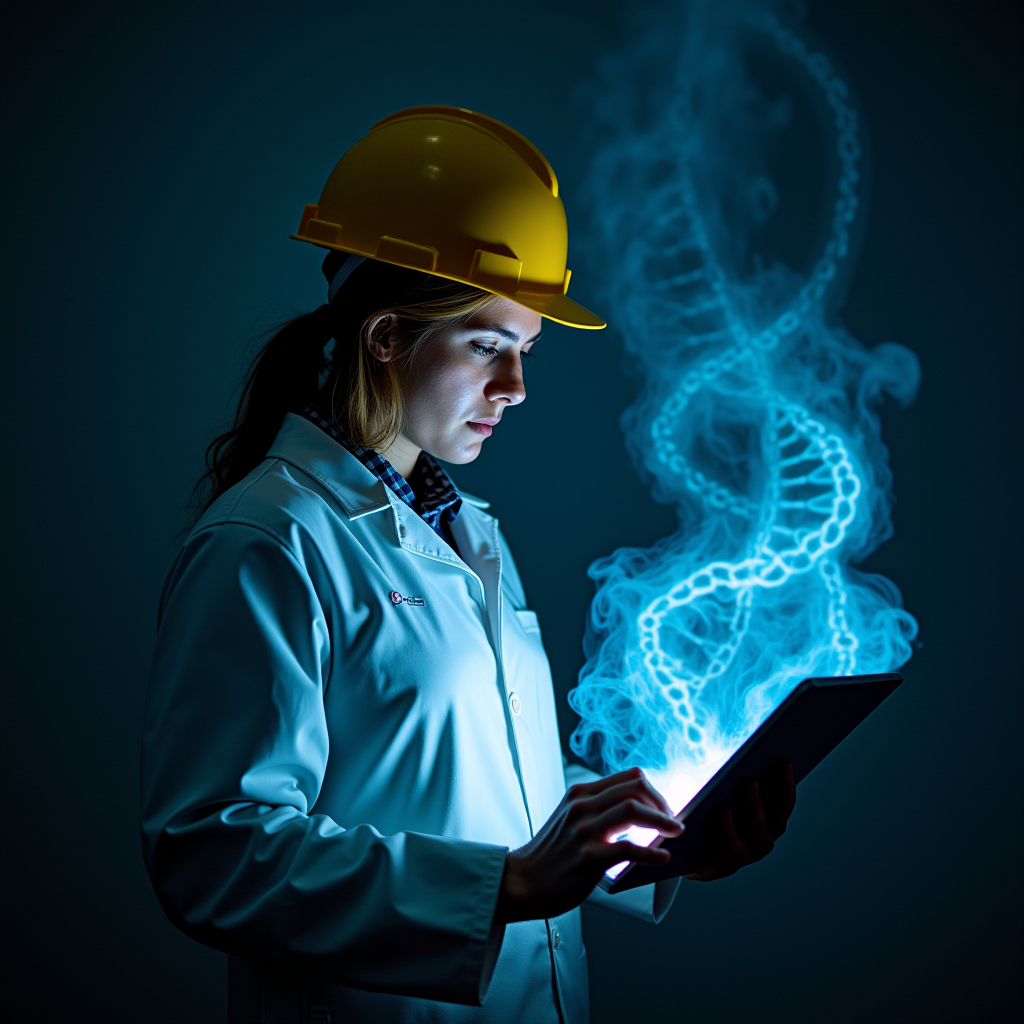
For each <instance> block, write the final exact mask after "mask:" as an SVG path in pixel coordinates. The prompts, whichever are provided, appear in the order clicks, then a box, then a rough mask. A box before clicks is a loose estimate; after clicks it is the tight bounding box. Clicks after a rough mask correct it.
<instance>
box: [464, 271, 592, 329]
mask: <svg viewBox="0 0 1024 1024" xmlns="http://www.w3.org/2000/svg"><path fill="white" fill-rule="evenodd" d="M473 287H474V288H479V287H480V286H479V285H478V284H476V283H475V282H474V284H473ZM484 290H485V291H490V289H484ZM494 294H495V295H499V294H501V293H500V292H495V293H494ZM504 298H507V299H511V300H512V301H513V302H518V303H519V305H520V306H525V307H526V308H527V309H532V310H533V311H534V312H535V313H540V315H541V316H545V317H547V318H548V319H549V320H554V321H555V323H556V324H564V325H565V326H566V327H578V328H580V329H581V330H584V331H599V330H601V328H603V327H607V326H608V325H607V324H606V323H605V322H604V321H603V320H602V319H601V318H600V317H599V316H598V315H597V314H596V313H591V312H590V310H589V309H587V308H586V307H585V306H581V305H580V304H579V303H578V302H573V300H572V299H570V298H569V296H568V295H537V294H535V293H532V292H516V294H515V295H505V296H504Z"/></svg>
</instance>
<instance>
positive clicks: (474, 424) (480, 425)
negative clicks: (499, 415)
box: [469, 419, 498, 437]
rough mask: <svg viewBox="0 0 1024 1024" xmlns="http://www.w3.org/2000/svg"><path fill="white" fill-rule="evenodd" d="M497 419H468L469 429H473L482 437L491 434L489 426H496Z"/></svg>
mask: <svg viewBox="0 0 1024 1024" xmlns="http://www.w3.org/2000/svg"><path fill="white" fill-rule="evenodd" d="M497 424H498V421H497V420H492V419H485V420H469V426H470V429H471V430H475V431H476V432H477V433H478V434H480V435H481V436H483V437H490V436H491V427H494V426H497Z"/></svg>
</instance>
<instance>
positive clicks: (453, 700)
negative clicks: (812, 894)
mask: <svg viewBox="0 0 1024 1024" xmlns="http://www.w3.org/2000/svg"><path fill="white" fill-rule="evenodd" d="M485 507H486V503H485V502H481V501H479V500H477V499H473V498H469V497H466V498H465V501H464V504H463V508H462V511H461V514H460V515H459V517H458V519H457V521H456V523H455V525H454V534H455V538H456V542H457V545H458V548H459V551H460V552H461V554H462V558H460V557H459V556H458V555H456V554H455V552H454V551H453V550H452V549H451V548H450V547H449V546H448V545H446V544H445V543H444V542H443V541H442V540H441V539H440V538H439V537H438V536H437V535H436V534H435V533H434V532H433V531H432V530H431V529H430V527H429V526H427V524H426V523H425V522H424V521H423V520H422V519H420V518H419V517H418V516H417V515H416V514H415V513H414V512H413V511H412V510H411V509H410V508H409V507H408V506H407V505H405V504H404V503H403V502H402V501H400V500H399V499H398V498H396V496H395V495H394V494H393V493H392V492H391V491H390V490H389V489H388V488H386V487H385V486H384V485H383V484H382V483H381V482H380V481H379V480H378V479H377V478H376V477H374V476H373V474H372V473H370V472H369V470H367V469H366V468H365V467H364V466H363V465H362V464H361V463H360V462H359V461H358V460H357V459H356V458H354V457H353V456H352V455H351V454H349V453H348V452H347V451H345V449H344V448H342V447H341V446H340V445H339V444H337V443H336V442H335V441H334V440H332V439H331V438H330V437H328V436H327V435H326V434H325V433H324V432H323V431H321V430H320V429H318V428H317V427H316V426H314V425H313V424H312V423H309V422H308V421H307V420H305V419H303V418H302V417H299V416H295V415H292V414H289V415H288V416H287V418H286V420H285V422H284V425H283V426H282V428H281V431H280V433H279V434H278V437H277V439H276V440H275V442H274V445H273V447H272V448H271V450H270V453H269V454H268V456H267V459H266V460H265V461H264V462H263V464H262V465H261V466H260V467H259V468H258V469H256V470H254V471H253V472H252V473H250V474H249V476H248V477H246V479H245V480H243V481H242V482H241V483H240V484H238V485H237V486H236V487H233V488H232V489H231V490H230V491H228V492H227V493H226V494H225V495H223V496H222V497H221V498H220V499H218V501H217V502H216V503H215V504H214V505H213V507H212V508H211V509H210V510H209V511H208V512H207V513H206V514H205V515H204V516H203V518H202V520H201V521H200V522H199V524H198V525H197V526H196V527H195V529H194V530H193V531H192V532H191V534H190V535H189V537H188V539H187V541H186V543H185V544H184V546H183V547H182V549H181V551H180V553H179V555H178V557H177V559H176V561H175V563H174V565H173V567H172V568H171V571H170V574H169V576H168V579H167V582H166V584H165V587H164V591H163V594H162V597H161V602H160V614H159V635H158V640H157V646H156V651H155V654H154V661H153V670H152V677H151V681H150V688H149V694H148V700H147V707H146V718H145V730H144V739H143V762H142V793H143V808H142V811H143V814H142V818H143V821H142V837H143V849H144V854H145V858H146V864H147V867H148V869H149V873H150V877H151V879H152V882H153V885H154V887H155V889H156V892H157V894H158V896H159V898H160V901H161V903H162V905H163V907H164V909H165V911H166V912H167V914H168V916H169V917H170V919H171V920H172V921H173V922H174V923H175V924H176V925H177V926H178V927H179V928H181V929H182V930H183V931H185V932H186V933H187V934H189V935H191V936H193V937H194V938H196V939H198V940H199V941H200V942H203V943H206V944H207V945H209V946H213V947H214V948H217V949H221V950H224V951H226V952H227V953H229V954H231V956H232V958H234V959H232V961H231V966H230V970H229V975H230V979H231V981H230V990H231V991H230V1002H231V1018H232V1019H233V1020H236V1021H239V1022H242V1021H244V1022H245V1024H250V1022H255V1021H260V1022H261V1024H284V1022H288V1024H292V1022H299V1021H303V1022H305V1021H310V1022H324V1021H326V1020H328V1018H330V1019H332V1020H333V1021H334V1022H335V1024H337V1022H338V1021H345V1022H349V1021H370V1020H373V1021H384V1020H387V1021H428V1020H429V1021H446V1022H447V1021H481V1022H483V1021H487V1022H494V1021H509V1022H512V1021H516V1022H522V1021H526V1022H544V1021H550V1022H551V1024H557V1021H558V1020H559V1008H560V1010H561V1014H562V1017H563V1019H564V1020H565V1021H566V1022H567V1024H585V1022H586V1020H587V1018H588V1003H587V971H586V953H585V950H584V948H583V942H582V936H581V932H580V921H579V912H578V911H576V910H574V911H572V912H570V913H568V914H563V915H562V916H561V917H558V918H555V919H553V920H550V921H524V922H521V923H517V924H512V925H509V926H507V927H501V926H495V925H494V924H493V916H494V908H495V902H496V899H497V895H498V889H499V886H500V883H501V878H502V872H503V869H504V864H505V855H506V852H507V850H509V849H510V848H515V847H518V846H520V845H522V844H523V843H526V842H528V841H529V839H530V838H531V836H532V835H533V834H534V832H535V831H536V830H537V829H538V828H540V826H541V825H543V823H544V821H545V820H546V819H547V818H548V816H549V815H550V814H551V812H552V811H553V810H554V808H555V806H556V805H557V804H558V802H559V800H560V799H561V798H562V796H563V794H564V792H565V788H566V777H565V775H564V774H563V758H562V755H561V750H560V745H559V739H558V725H557V722H556V718H555V703H554V694H553V690H552V685H551V675H550V670H549V667H548V662H547V658H546V656H545V654H544V647H543V644H542V642H541V633H540V626H539V625H538V622H537V616H536V615H535V614H534V613H533V612H532V611H530V610H529V609H528V608H527V607H526V600H525V597H524V594H523V588H522V584H521V583H520V580H519V576H518V574H517V572H516V569H515V565H514V563H513V561H512V558H511V555H510V554H509V551H508V548H507V546H506V545H505V542H504V540H503V538H502V536H501V534H500V532H499V531H498V523H497V520H496V519H494V518H493V517H492V516H490V515H488V514H487V513H486V512H484V511H483V509H484V508H485ZM570 772H571V774H572V776H573V777H572V781H580V780H581V779H583V778H585V777H594V776H593V775H592V773H588V772H587V771H586V769H582V768H580V767H578V766H570ZM675 888H676V886H675V884H673V883H667V884H666V883H659V885H658V886H649V887H647V888H646V889H638V890H634V891H633V892H631V893H625V894H623V895H622V896H618V897H609V896H607V895H606V894H604V893H599V894H598V895H596V896H595V899H597V900H599V901H601V902H603V903H605V904H606V905H611V906H615V907H617V909H621V910H624V911H625V912H627V913H631V914H633V915H634V916H639V917H646V918H647V919H651V920H657V919H660V917H661V916H663V915H664V913H665V911H666V910H667V909H668V906H669V905H670V903H671V901H672V898H673V897H674V894H675Z"/></svg>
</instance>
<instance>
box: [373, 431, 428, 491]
mask: <svg viewBox="0 0 1024 1024" xmlns="http://www.w3.org/2000/svg"><path fill="white" fill-rule="evenodd" d="M422 451H423V449H422V448H418V447H417V446H416V445H415V444H413V443H412V441H410V440H409V439H408V438H407V437H406V436H405V435H404V434H399V435H398V437H396V438H395V439H394V441H392V442H391V444H390V445H388V447H387V448H384V449H379V452H380V454H381V455H383V456H384V458H385V459H387V460H388V462H390V463H391V465H392V466H394V468H395V469H396V470H397V471H398V472H399V473H401V474H402V477H403V478H404V479H405V480H408V479H409V477H411V476H412V471H413V469H415V468H416V461H417V460H418V459H419V457H420V454H421V453H422Z"/></svg>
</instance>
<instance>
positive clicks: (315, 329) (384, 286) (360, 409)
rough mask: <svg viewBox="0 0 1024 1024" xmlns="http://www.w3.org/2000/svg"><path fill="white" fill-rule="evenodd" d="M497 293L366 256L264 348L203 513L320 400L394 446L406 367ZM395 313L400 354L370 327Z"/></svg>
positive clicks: (351, 427) (213, 464) (380, 443)
mask: <svg viewBox="0 0 1024 1024" xmlns="http://www.w3.org/2000/svg"><path fill="white" fill-rule="evenodd" d="M493 298H494V296H493V295H491V294H490V293H489V292H484V291H480V289H478V288H472V287H469V286H468V285H464V284H461V283H460V282H458V281H448V280H445V279H444V278H440V277H434V276H432V275H430V274H424V273H423V272H422V271H418V270H407V269H405V268H403V267H395V266H392V265H391V264H389V263H381V262H379V261H377V260H366V262H365V263H363V264H362V265H361V266H360V267H359V269H358V270H357V271H356V273H354V274H353V275H352V277H351V278H350V279H349V280H348V281H346V282H345V286H344V287H343V288H342V289H341V292H340V293H339V294H338V295H337V296H336V297H335V299H334V301H333V302H331V303H330V304H329V305H324V306H320V307H319V308H318V309H314V310H313V311H312V312H310V313H305V314H303V315H302V316H297V317H294V318H293V319H291V320H288V321H286V322H285V323H283V324H281V325H280V326H279V327H278V328H277V330H276V331H275V332H274V333H273V336H272V337H270V338H269V340H267V342H266V343H265V344H264V345H263V347H262V348H261V349H260V350H259V352H258V353H257V354H256V357H255V358H254V359H253V361H252V363H251V364H250V366H249V369H248V371H247V372H246V375H245V379H244V381H243V383H242V390H241V395H240V396H239V399H238V407H237V410H236V412H235V417H234V424H233V426H231V427H230V429H228V430H226V431H225V432H224V433H222V434H219V435H218V436H217V437H215V438H214V439H213V441H211V442H210V444H209V446H208V447H207V449H206V472H205V473H203V475H202V476H201V477H200V478H199V480H198V481H197V483H196V485H195V488H194V489H193V492H192V497H193V503H194V505H195V510H196V518H198V517H199V516H200V515H202V513H203V512H204V511H205V510H206V509H207V508H209V507H210V505H212V504H213V502H215V501H216V500H217V498H219V497H220V496H221V495H222V494H223V493H224V492H225V491H227V490H228V489H230V488H231V487H233V486H234V485H235V484H236V483H238V482H239V481H240V480H243V479H244V478H245V476H246V475H247V474H248V473H250V472H252V470H254V469H255V468H256V467H257V466H258V465H259V464H260V463H261V462H262V461H263V460H264V459H265V458H266V455H267V452H268V451H269V450H270V446H271V445H272V444H273V442H274V438H275V437H276V436H277V432H278V431H279V430H280V429H281V424H282V423H283V422H284V418H285V416H286V415H287V414H288V413H289V412H295V413H301V412H302V410H303V409H304V408H305V407H306V406H307V405H309V404H310V403H316V404H318V405H319V406H320V407H321V408H322V409H323V411H324V413H325V414H326V415H328V416H329V417H330V418H331V419H332V420H333V421H334V423H335V425H336V426H337V427H338V428H339V429H340V430H341V431H342V433H344V434H345V435H346V436H348V437H349V438H350V439H351V440H352V442H353V443H355V444H357V445H359V446H361V447H364V448H377V449H380V450H384V449H386V448H387V447H388V446H389V445H390V444H391V443H392V442H393V441H394V440H395V438H396V437H397V436H398V434H399V432H400V431H401V429H402V422H403V419H404V416H405V408H404V402H403V398H402V388H401V371H402V370H403V369H404V368H406V367H407V366H408V365H409V364H410V363H411V362H412V360H413V359H414V358H415V357H416V353H417V352H419V351H420V349H421V348H422V347H423V346H424V345H425V344H427V343H428V342H429V340H430V339H431V338H432V337H433V336H434V335H436V334H437V333H438V332H439V331H443V330H446V329H447V328H450V327H456V326H459V325H460V324H463V323H465V322H466V321H467V320H469V318H470V317H471V316H473V314H474V313H476V312H477V311H478V310H480V309H483V307H484V306H486V305H487V303H488V302H490V301H491V300H492V299H493ZM386 315H390V316H392V317H394V324H393V328H394V330H395V332H396V342H397V346H398V352H397V355H396V358H395V359H394V360H392V361H390V362H382V361H381V360H379V359H377V358H375V357H374V355H373V353H372V352H371V351H370V348H369V343H370V337H369V332H370V328H371V327H372V325H373V324H374V322H375V321H377V320H378V319H379V318H380V317H381V316H386ZM332 339H333V345H334V347H333V350H332V349H331V343H332ZM328 352H329V353H330V355H328Z"/></svg>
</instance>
